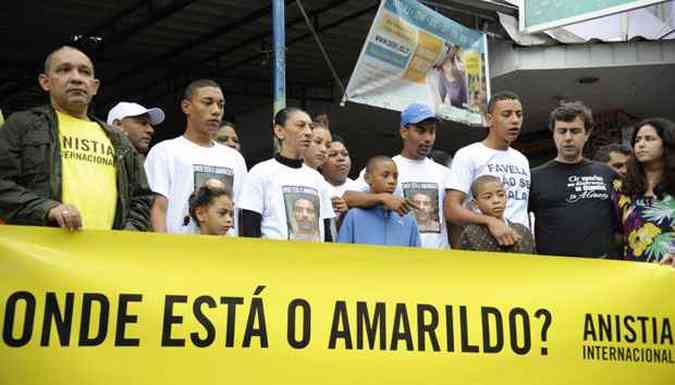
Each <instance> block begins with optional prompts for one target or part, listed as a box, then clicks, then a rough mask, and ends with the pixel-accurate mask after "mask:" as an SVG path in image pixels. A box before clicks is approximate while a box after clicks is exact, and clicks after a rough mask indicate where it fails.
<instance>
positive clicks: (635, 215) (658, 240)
mask: <svg viewBox="0 0 675 385" xmlns="http://www.w3.org/2000/svg"><path fill="white" fill-rule="evenodd" d="M622 187H623V184H622V182H621V181H620V180H615V181H614V190H615V194H614V203H615V205H616V207H617V208H618V212H619V215H620V218H621V223H622V224H623V242H624V258H625V259H629V260H633V261H643V262H660V261H661V259H663V257H665V256H667V255H669V254H675V198H673V196H672V195H670V194H666V193H661V194H657V197H638V198H633V197H630V196H628V195H624V194H623V193H622Z"/></svg>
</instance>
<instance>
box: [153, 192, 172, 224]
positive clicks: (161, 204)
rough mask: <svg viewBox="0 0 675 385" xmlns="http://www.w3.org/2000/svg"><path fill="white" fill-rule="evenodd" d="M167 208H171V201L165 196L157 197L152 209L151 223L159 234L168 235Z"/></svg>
mask: <svg viewBox="0 0 675 385" xmlns="http://www.w3.org/2000/svg"><path fill="white" fill-rule="evenodd" d="M167 207H169V200H168V199H166V197H165V196H162V195H156V196H155V201H154V202H153V203H152V208H151V209H150V222H152V229H153V230H154V231H155V232H157V233H166V209H167Z"/></svg>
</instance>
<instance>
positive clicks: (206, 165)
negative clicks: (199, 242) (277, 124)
mask: <svg viewBox="0 0 675 385" xmlns="http://www.w3.org/2000/svg"><path fill="white" fill-rule="evenodd" d="M224 106H225V98H224V97H223V91H222V90H221V89H220V86H219V85H218V83H216V82H214V81H212V80H196V81H194V82H192V83H190V84H189V85H188V86H187V88H186V89H185V93H184V95H183V100H182V101H181V109H182V110H183V112H184V113H185V115H186V117H187V127H186V129H185V134H183V135H182V136H179V137H177V138H175V139H170V140H165V141H163V142H161V143H158V144H157V145H156V146H154V147H153V148H152V149H151V150H150V152H149V153H148V158H147V160H146V161H145V171H146V172H147V173H148V180H149V182H150V187H151V188H152V191H154V192H155V193H156V194H157V196H156V198H155V202H154V204H153V206H152V210H151V219H152V226H153V228H154V229H155V231H157V232H169V233H192V232H194V230H195V229H194V228H191V227H188V226H184V218H185V216H186V215H187V214H188V209H189V207H188V197H189V196H190V194H192V192H193V191H196V190H197V189H199V188H200V187H201V186H203V185H204V183H205V182H206V181H207V180H209V179H218V180H220V181H221V182H223V183H224V184H225V190H226V191H227V192H229V193H230V194H231V196H232V198H233V199H234V201H235V204H236V203H238V194H239V192H240V191H241V188H242V185H243V181H244V178H245V176H246V173H247V171H246V162H245V161H244V157H242V156H241V154H240V153H239V152H238V151H237V150H234V149H232V148H229V147H227V146H224V145H222V144H218V143H216V142H215V141H214V140H213V135H214V134H215V133H216V131H218V129H219V128H220V125H221V119H222V118H223V108H224ZM235 218H236V217H235ZM236 225H237V222H236V221H235V227H236ZM233 232H234V231H233Z"/></svg>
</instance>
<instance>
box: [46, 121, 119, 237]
mask: <svg viewBox="0 0 675 385" xmlns="http://www.w3.org/2000/svg"><path fill="white" fill-rule="evenodd" d="M56 114H57V116H58V122H59V142H60V144H61V162H62V164H63V171H62V186H63V187H62V189H63V190H62V203H65V204H71V205H73V206H75V207H77V209H78V210H79V211H80V214H81V216H82V228H83V229H88V230H110V229H111V228H112V225H113V221H114V220H115V207H116V204H117V175H116V172H117V171H116V170H115V149H114V148H113V146H112V143H110V139H108V136H106V134H105V132H104V131H103V128H102V127H101V126H99V125H98V123H96V122H92V121H89V120H83V119H77V118H74V117H72V116H70V115H67V114H64V113H61V112H58V111H57V113H56Z"/></svg>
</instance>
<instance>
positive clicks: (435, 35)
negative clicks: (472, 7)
mask: <svg viewBox="0 0 675 385" xmlns="http://www.w3.org/2000/svg"><path fill="white" fill-rule="evenodd" d="M486 36H487V35H486V34H484V33H482V32H480V31H476V30H473V29H470V28H466V27H465V26H463V25H461V24H459V23H457V22H455V21H453V20H451V19H448V18H447V17H445V16H443V15H441V14H440V13H438V12H436V11H434V10H432V9H431V8H429V7H426V6H424V5H423V4H421V3H419V2H418V1H416V0H382V3H381V4H380V8H379V10H378V12H377V15H376V16H375V20H374V21H373V24H372V26H371V29H370V33H369V34H368V37H367V39H366V42H365V44H364V46H363V48H362V50H361V55H360V56H359V60H358V62H357V63H356V67H355V68H354V72H353V73H352V76H351V78H350V79H349V84H348V85H347V89H346V91H345V95H344V97H343V102H345V101H351V102H355V103H361V104H367V105H370V106H374V107H380V108H387V109H391V110H396V111H402V110H403V109H404V108H405V107H406V106H407V105H408V104H410V103H415V102H423V103H427V104H429V105H430V106H432V108H433V109H434V111H435V112H436V114H437V115H438V116H439V117H440V118H442V119H446V120H452V121H456V122H461V123H464V124H467V125H475V126H480V125H483V126H484V125H486V122H487V120H486V118H485V113H486V111H487V100H488V98H489V96H490V76H489V71H488V51H487V37H486Z"/></svg>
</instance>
